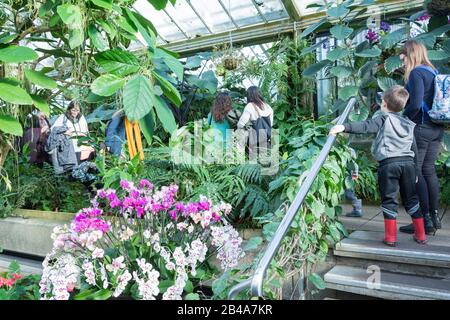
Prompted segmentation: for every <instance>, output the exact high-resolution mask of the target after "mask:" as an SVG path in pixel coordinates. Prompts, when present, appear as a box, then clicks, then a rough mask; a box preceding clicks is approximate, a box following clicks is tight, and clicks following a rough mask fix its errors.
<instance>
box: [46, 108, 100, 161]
mask: <svg viewBox="0 0 450 320" xmlns="http://www.w3.org/2000/svg"><path fill="white" fill-rule="evenodd" d="M61 126H67V128H68V130H67V131H66V133H65V134H66V135H68V136H70V137H72V138H71V140H72V143H73V147H74V149H75V153H76V154H77V158H78V160H79V161H83V160H87V159H89V158H90V157H91V155H93V154H94V152H95V150H94V148H92V147H90V146H79V145H78V140H77V137H78V136H86V135H88V134H89V128H88V124H87V121H86V118H85V117H84V116H83V115H82V114H81V109H80V104H79V103H78V102H75V101H72V102H71V103H70V104H69V106H68V107H67V110H66V112H65V114H62V115H60V116H59V117H58V118H57V119H56V121H55V123H54V124H53V125H52V129H53V128H54V127H61Z"/></svg>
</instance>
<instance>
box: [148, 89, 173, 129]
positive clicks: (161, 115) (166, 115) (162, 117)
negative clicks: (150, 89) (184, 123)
mask: <svg viewBox="0 0 450 320" xmlns="http://www.w3.org/2000/svg"><path fill="white" fill-rule="evenodd" d="M153 101H154V106H155V113H156V116H157V117H158V119H159V121H161V123H162V125H163V128H164V130H166V131H167V132H168V133H172V132H174V131H175V130H176V129H177V124H176V122H175V117H174V116H173V113H172V111H171V110H170V108H169V107H168V106H167V104H166V102H165V101H164V100H163V99H162V98H161V97H159V96H157V95H155V96H153Z"/></svg>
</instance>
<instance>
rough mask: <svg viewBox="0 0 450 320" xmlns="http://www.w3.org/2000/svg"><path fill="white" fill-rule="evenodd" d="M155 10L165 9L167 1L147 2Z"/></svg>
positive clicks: (149, 0)
mask: <svg viewBox="0 0 450 320" xmlns="http://www.w3.org/2000/svg"><path fill="white" fill-rule="evenodd" d="M147 1H148V2H149V3H151V4H152V6H153V7H155V9H156V10H162V9H164V8H165V7H166V5H167V1H168V0H147Z"/></svg>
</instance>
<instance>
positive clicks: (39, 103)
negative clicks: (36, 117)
mask: <svg viewBox="0 0 450 320" xmlns="http://www.w3.org/2000/svg"><path fill="white" fill-rule="evenodd" d="M31 98H32V99H33V104H34V106H35V107H36V108H38V109H39V110H40V111H41V112H43V113H44V114H46V115H47V116H50V108H49V106H48V104H47V101H46V100H45V99H44V98H43V97H41V96H38V95H36V94H32V95H31Z"/></svg>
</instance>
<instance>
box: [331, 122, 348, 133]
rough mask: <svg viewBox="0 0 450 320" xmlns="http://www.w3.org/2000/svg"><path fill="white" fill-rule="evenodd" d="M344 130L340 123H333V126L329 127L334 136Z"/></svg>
mask: <svg viewBox="0 0 450 320" xmlns="http://www.w3.org/2000/svg"><path fill="white" fill-rule="evenodd" d="M344 130H345V127H344V126H343V125H342V124H338V125H335V126H334V127H333V128H331V130H330V134H331V135H332V136H335V135H337V134H338V133H341V132H344Z"/></svg>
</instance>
